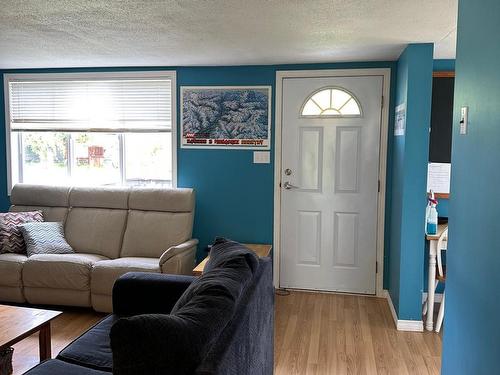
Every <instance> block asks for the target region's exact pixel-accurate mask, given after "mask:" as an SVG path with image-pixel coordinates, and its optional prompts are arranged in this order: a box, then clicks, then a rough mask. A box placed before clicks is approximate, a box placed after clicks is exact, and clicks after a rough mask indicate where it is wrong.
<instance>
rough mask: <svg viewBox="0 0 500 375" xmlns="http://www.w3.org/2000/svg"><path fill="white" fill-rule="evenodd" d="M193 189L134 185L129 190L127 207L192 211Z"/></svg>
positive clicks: (145, 209)
mask: <svg viewBox="0 0 500 375" xmlns="http://www.w3.org/2000/svg"><path fill="white" fill-rule="evenodd" d="M194 201H195V194H194V190H193V189H181V188H177V189H165V188H163V189H154V188H153V189H152V188H140V187H136V188H133V189H132V190H131V191H130V196H129V203H128V207H129V208H130V209H132V210H141V211H164V212H193V211H194Z"/></svg>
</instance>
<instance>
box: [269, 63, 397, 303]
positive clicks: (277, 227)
mask: <svg viewBox="0 0 500 375" xmlns="http://www.w3.org/2000/svg"><path fill="white" fill-rule="evenodd" d="M375 75H376V76H382V77H383V83H382V96H383V97H382V98H381V100H382V103H383V106H382V113H381V123H380V156H379V158H380V159H379V180H380V191H379V193H378V210H377V212H378V214H377V276H376V293H377V294H376V295H377V297H384V296H385V294H384V285H383V284H384V224H385V223H384V222H385V190H386V169H387V138H388V129H389V98H390V88H391V82H390V81H391V69H390V68H374V69H325V70H283V71H277V72H276V109H275V111H276V113H275V119H276V121H275V125H276V126H275V137H274V234H273V266H274V276H273V283H274V286H275V287H276V288H278V287H279V280H280V256H281V248H280V241H281V134H282V121H281V120H282V107H283V103H282V98H283V80H284V79H285V78H314V77H348V76H353V77H362V76H375Z"/></svg>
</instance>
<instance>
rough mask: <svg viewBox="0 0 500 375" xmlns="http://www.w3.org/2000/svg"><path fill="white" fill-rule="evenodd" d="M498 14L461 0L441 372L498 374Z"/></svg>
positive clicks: (490, 0) (482, 1)
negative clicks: (463, 124) (465, 123)
mask: <svg viewBox="0 0 500 375" xmlns="http://www.w3.org/2000/svg"><path fill="white" fill-rule="evenodd" d="M499 20H500V2H499V1H498V0H479V1H478V0H460V1H459V16H458V29H457V30H458V45H457V60H456V80H455V111H454V113H455V115H454V118H455V120H454V127H453V146H452V177H451V191H452V194H453V195H452V199H451V200H450V222H449V243H448V249H449V250H448V256H447V280H446V314H445V319H444V337H443V360H442V374H443V375H469V374H474V375H489V374H498V373H500V355H499V354H500V350H499V343H500V324H498V318H499V316H500V287H499V286H500V236H499V235H498V233H499V227H500V225H499V223H500V221H499V213H500V200H499V199H498V198H497V196H498V187H499V186H500V168H499V166H498V165H499V160H500V126H499V122H500V106H499V103H500V73H499V70H498V61H500V44H499V43H498V42H497V35H499V33H500V22H499ZM462 106H468V107H469V129H468V134H467V135H459V125H458V122H459V114H460V107H462Z"/></svg>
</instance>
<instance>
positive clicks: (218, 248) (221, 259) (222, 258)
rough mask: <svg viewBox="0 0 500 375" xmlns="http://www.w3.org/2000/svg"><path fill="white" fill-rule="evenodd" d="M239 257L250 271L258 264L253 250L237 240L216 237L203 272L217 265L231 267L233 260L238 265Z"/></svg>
mask: <svg viewBox="0 0 500 375" xmlns="http://www.w3.org/2000/svg"><path fill="white" fill-rule="evenodd" d="M240 258H243V259H244V260H245V261H246V262H247V264H248V266H249V267H250V269H251V270H252V272H255V269H256V268H257V267H258V266H259V258H258V256H257V255H256V254H255V252H254V251H252V250H250V249H249V248H248V247H246V246H245V245H242V244H240V243H238V242H235V241H232V240H228V239H225V238H221V237H218V238H216V239H215V242H214V243H213V245H212V248H211V250H210V258H209V259H208V262H207V264H206V265H205V268H204V269H203V272H208V271H210V270H212V269H214V268H217V267H223V268H225V267H231V266H232V263H233V262H236V264H235V266H236V267H238V266H239V265H238V263H239V262H240Z"/></svg>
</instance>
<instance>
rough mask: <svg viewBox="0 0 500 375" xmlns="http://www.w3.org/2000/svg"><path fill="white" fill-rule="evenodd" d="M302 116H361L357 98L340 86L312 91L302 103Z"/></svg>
mask: <svg viewBox="0 0 500 375" xmlns="http://www.w3.org/2000/svg"><path fill="white" fill-rule="evenodd" d="M300 115H301V116H302V117H361V106H360V104H359V101H358V99H356V97H355V96H354V95H353V94H352V93H350V92H349V91H347V90H344V89H342V88H340V87H326V88H322V89H320V90H317V91H315V92H313V93H312V94H311V95H309V97H308V98H307V99H306V100H305V102H304V104H302V108H301V109H300Z"/></svg>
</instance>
